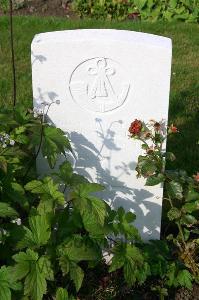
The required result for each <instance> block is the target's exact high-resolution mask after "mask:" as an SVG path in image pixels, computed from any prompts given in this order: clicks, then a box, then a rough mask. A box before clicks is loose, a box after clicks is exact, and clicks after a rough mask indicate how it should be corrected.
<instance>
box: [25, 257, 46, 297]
mask: <svg viewBox="0 0 199 300" xmlns="http://www.w3.org/2000/svg"><path fill="white" fill-rule="evenodd" d="M46 288H47V284H46V278H45V274H44V272H42V270H41V269H40V266H39V263H38V262H37V263H34V264H31V266H30V272H29V273H28V275H27V276H26V278H25V282H24V295H25V296H29V297H31V299H33V300H42V299H43V295H44V294H46Z"/></svg>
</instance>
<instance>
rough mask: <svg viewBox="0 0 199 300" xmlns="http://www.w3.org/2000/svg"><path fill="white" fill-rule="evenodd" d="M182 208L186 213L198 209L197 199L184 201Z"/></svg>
mask: <svg viewBox="0 0 199 300" xmlns="http://www.w3.org/2000/svg"><path fill="white" fill-rule="evenodd" d="M182 208H183V209H184V210H185V211H186V212H188V213H192V212H194V211H196V210H199V200H198V201H195V202H189V203H186V204H185V205H184V206H183V207H182Z"/></svg>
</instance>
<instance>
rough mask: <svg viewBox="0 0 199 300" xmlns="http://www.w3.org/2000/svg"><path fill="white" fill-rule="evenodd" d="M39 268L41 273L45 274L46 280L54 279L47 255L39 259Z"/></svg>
mask: <svg viewBox="0 0 199 300" xmlns="http://www.w3.org/2000/svg"><path fill="white" fill-rule="evenodd" d="M38 264H39V268H40V270H42V273H43V274H44V275H45V278H46V279H47V280H50V281H53V280H54V273H53V270H52V266H51V261H50V260H49V258H48V257H47V256H42V257H41V258H40V259H39V261H38Z"/></svg>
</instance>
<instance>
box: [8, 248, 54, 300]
mask: <svg viewBox="0 0 199 300" xmlns="http://www.w3.org/2000/svg"><path fill="white" fill-rule="evenodd" d="M13 259H14V260H15V261H16V263H17V264H16V265H15V266H14V271H15V273H14V274H15V277H16V279H19V280H21V279H23V278H24V277H25V281H24V296H27V297H31V299H33V300H42V299H43V295H44V294H45V293H46V287H47V284H46V279H47V280H49V279H50V280H52V279H53V277H52V269H51V265H50V261H49V260H48V258H47V257H46V256H42V257H40V258H39V256H38V253H37V252H34V251H33V250H31V249H27V251H26V252H19V253H18V254H16V255H14V256H13Z"/></svg>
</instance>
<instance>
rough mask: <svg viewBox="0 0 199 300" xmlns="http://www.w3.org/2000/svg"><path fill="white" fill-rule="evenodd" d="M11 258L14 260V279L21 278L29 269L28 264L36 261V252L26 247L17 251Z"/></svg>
mask: <svg viewBox="0 0 199 300" xmlns="http://www.w3.org/2000/svg"><path fill="white" fill-rule="evenodd" d="M13 259H14V260H15V261H16V263H17V264H16V265H15V266H14V273H15V276H16V279H18V280H21V279H22V278H24V277H25V276H26V275H27V274H28V272H29V271H30V264H31V263H36V261H37V260H38V254H37V253H36V252H34V251H32V250H31V249H27V251H26V253H25V252H19V253H17V254H15V255H14V256H13Z"/></svg>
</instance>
